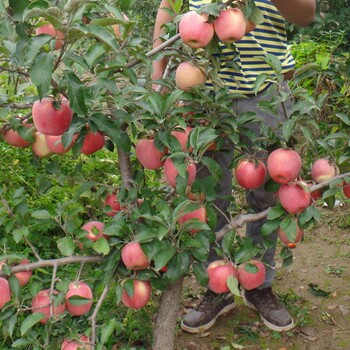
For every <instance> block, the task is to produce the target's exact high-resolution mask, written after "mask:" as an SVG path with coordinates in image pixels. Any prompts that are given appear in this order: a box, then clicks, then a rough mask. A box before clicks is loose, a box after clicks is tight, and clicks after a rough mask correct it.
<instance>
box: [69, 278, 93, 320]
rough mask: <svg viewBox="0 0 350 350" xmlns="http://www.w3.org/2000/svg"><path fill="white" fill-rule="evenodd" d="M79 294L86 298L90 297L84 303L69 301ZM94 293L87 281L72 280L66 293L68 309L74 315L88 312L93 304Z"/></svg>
mask: <svg viewBox="0 0 350 350" xmlns="http://www.w3.org/2000/svg"><path fill="white" fill-rule="evenodd" d="M74 296H78V297H81V298H84V299H88V300H90V301H88V300H87V302H86V303H84V304H82V305H75V304H74V303H73V302H70V301H69V298H71V297H74ZM92 299H93V294H92V290H91V288H90V287H89V286H88V285H87V284H86V283H85V282H72V283H70V284H69V287H68V291H67V294H66V300H67V301H66V309H67V311H68V312H69V313H70V314H71V315H73V316H82V315H85V314H87V313H88V312H89V311H90V309H91V306H92Z"/></svg>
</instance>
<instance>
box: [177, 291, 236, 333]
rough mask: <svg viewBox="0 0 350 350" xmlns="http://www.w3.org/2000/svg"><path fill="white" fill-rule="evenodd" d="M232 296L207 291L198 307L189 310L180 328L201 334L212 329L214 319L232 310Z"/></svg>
mask: <svg viewBox="0 0 350 350" xmlns="http://www.w3.org/2000/svg"><path fill="white" fill-rule="evenodd" d="M234 302H235V300H234V296H233V295H232V294H229V293H224V294H216V293H213V292H212V291H210V290H207V291H206V293H205V294H204V297H203V299H202V301H201V302H200V303H199V305H198V306H197V307H196V308H195V309H193V310H190V311H189V312H188V313H187V314H186V315H185V317H184V318H183V320H182V322H181V328H182V329H183V330H184V331H186V332H189V333H201V332H204V331H206V330H207V329H209V328H210V327H212V326H213V325H214V323H215V321H216V319H217V318H218V317H219V316H221V315H224V314H226V313H227V312H229V311H230V310H232V309H233V308H234Z"/></svg>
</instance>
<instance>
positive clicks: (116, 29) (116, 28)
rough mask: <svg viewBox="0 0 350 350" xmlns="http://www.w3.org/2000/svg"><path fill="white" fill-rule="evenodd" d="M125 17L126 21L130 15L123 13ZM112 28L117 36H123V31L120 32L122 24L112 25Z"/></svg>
mask: <svg viewBox="0 0 350 350" xmlns="http://www.w3.org/2000/svg"><path fill="white" fill-rule="evenodd" d="M123 18H124V21H125V22H128V21H129V17H128V16H127V15H125V14H124V13H123ZM112 28H113V31H114V34H115V36H116V37H117V38H120V37H121V32H120V25H119V24H113V25H112Z"/></svg>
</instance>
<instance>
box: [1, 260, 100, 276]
mask: <svg viewBox="0 0 350 350" xmlns="http://www.w3.org/2000/svg"><path fill="white" fill-rule="evenodd" d="M101 261H103V257H102V256H98V255H96V256H93V255H91V256H80V255H74V256H68V257H66V258H59V259H48V260H40V261H37V262H33V263H29V264H23V265H17V266H13V267H11V269H10V274H11V275H13V274H15V273H17V272H22V271H33V270H35V269H38V268H41V267H50V266H51V267H55V266H63V265H69V264H80V263H98V262H101ZM5 276H6V274H5V273H4V272H3V271H1V270H0V277H5Z"/></svg>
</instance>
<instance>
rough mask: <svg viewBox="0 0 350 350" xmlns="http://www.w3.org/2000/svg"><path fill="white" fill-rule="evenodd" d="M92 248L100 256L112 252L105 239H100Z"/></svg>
mask: <svg viewBox="0 0 350 350" xmlns="http://www.w3.org/2000/svg"><path fill="white" fill-rule="evenodd" d="M92 248H93V250H94V251H95V252H97V253H98V254H103V255H107V254H108V253H109V251H110V247H109V245H108V242H107V240H106V239H105V238H103V237H102V238H99V239H98V240H97V241H96V242H94V243H93V244H92Z"/></svg>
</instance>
